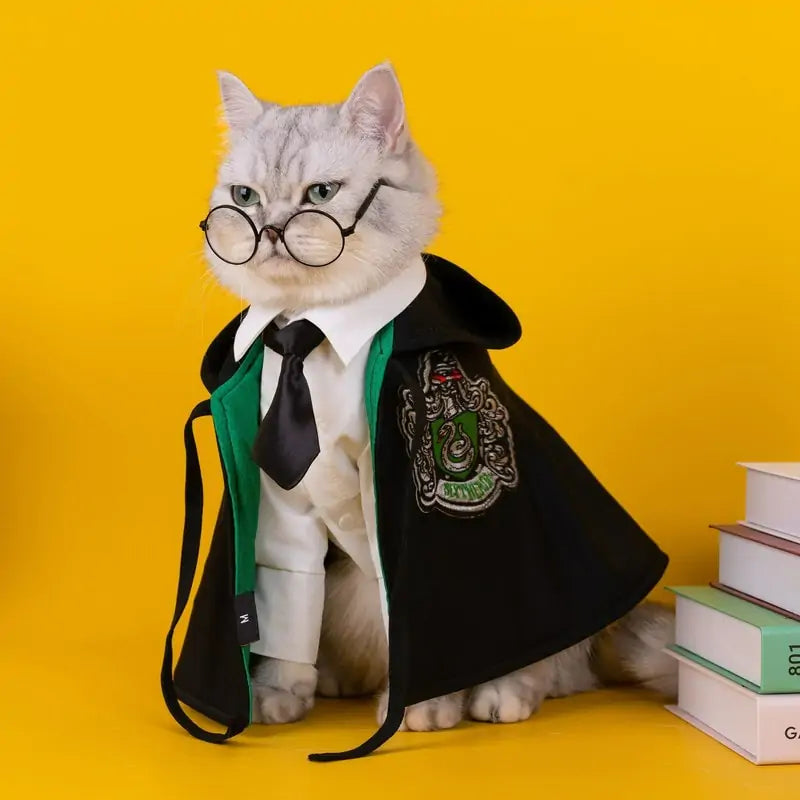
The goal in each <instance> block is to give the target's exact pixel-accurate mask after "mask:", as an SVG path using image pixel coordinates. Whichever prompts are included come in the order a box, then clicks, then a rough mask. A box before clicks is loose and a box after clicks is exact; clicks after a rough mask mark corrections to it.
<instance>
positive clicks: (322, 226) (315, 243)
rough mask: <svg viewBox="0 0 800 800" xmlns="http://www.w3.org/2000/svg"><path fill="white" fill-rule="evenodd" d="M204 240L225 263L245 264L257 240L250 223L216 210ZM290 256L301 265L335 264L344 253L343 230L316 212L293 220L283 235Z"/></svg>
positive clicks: (222, 209) (239, 214)
mask: <svg viewBox="0 0 800 800" xmlns="http://www.w3.org/2000/svg"><path fill="white" fill-rule="evenodd" d="M205 231H206V239H207V240H208V244H209V246H210V247H211V249H212V250H213V251H214V252H215V253H216V254H217V255H218V256H219V257H220V258H221V259H223V260H224V261H227V262H229V263H231V264H244V263H245V262H247V261H249V260H250V259H251V258H252V257H253V256H254V255H255V252H256V249H257V246H258V240H257V238H256V233H255V231H254V229H253V226H252V225H251V224H250V222H249V219H248V218H247V217H246V216H245V215H244V214H243V213H242V212H240V211H238V210H237V209H234V208H226V207H218V208H215V209H214V210H213V211H212V212H211V213H210V214H209V215H208V218H207V219H206V226H205ZM283 241H284V245H285V246H286V249H287V251H288V252H289V255H290V256H291V257H292V258H294V259H295V260H296V261H299V262H300V263H301V264H305V265H307V266H311V267H321V266H325V265H327V264H330V263H331V262H332V261H335V260H336V259H337V258H338V257H339V256H340V255H341V252H342V250H343V249H344V237H343V235H342V229H341V228H340V227H339V225H338V224H337V223H336V222H335V221H334V220H333V219H331V218H330V217H328V216H327V215H325V214H321V213H319V212H316V211H302V212H300V213H299V214H296V215H295V216H293V217H292V218H291V219H290V220H289V221H288V222H287V224H286V228H285V229H284V231H283Z"/></svg>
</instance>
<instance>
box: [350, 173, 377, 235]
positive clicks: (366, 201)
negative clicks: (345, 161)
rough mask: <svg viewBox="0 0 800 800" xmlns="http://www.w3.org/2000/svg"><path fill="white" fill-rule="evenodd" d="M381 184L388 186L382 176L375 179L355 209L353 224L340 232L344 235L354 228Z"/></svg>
mask: <svg viewBox="0 0 800 800" xmlns="http://www.w3.org/2000/svg"><path fill="white" fill-rule="evenodd" d="M381 186H388V184H387V182H386V181H385V180H383V179H382V178H381V179H380V180H378V181H375V183H374V184H373V186H372V189H370V192H369V194H368V195H367V196H366V198H365V199H364V202H363V203H362V204H361V206H360V207H359V209H358V211H356V216H355V219H354V220H353V224H352V225H351V226H350V227H349V228H345V229H344V230H343V231H342V233H343V234H344V235H345V236H349V235H350V234H351V233H353V231H354V230H355V229H356V225H357V224H358V221H359V220H360V219H361V217H363V216H364V214H366V213H367V209H368V208H369V206H370V203H372V201H373V200H374V199H375V195H376V194H378V189H380V188H381Z"/></svg>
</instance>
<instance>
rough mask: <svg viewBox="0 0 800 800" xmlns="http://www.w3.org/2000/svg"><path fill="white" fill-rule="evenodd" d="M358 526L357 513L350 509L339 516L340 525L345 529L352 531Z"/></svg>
mask: <svg viewBox="0 0 800 800" xmlns="http://www.w3.org/2000/svg"><path fill="white" fill-rule="evenodd" d="M355 526H356V515H355V514H353V513H352V512H350V511H348V512H347V513H346V514H342V516H341V517H339V527H340V528H341V529H342V530H343V531H351V530H353V528H355Z"/></svg>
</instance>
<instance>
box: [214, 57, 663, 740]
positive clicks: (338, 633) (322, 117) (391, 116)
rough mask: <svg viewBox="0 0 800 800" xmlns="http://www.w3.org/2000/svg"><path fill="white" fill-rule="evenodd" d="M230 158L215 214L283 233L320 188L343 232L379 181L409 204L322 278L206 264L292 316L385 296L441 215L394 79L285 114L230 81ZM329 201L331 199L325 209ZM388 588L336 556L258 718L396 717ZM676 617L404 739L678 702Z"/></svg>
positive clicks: (466, 695)
mask: <svg viewBox="0 0 800 800" xmlns="http://www.w3.org/2000/svg"><path fill="white" fill-rule="evenodd" d="M219 77H220V87H221V93H222V104H223V112H224V116H225V120H226V122H227V125H228V129H229V147H228V152H227V154H226V157H225V159H224V161H223V163H222V165H221V167H220V170H219V175H218V180H217V184H216V186H215V188H214V190H213V193H212V196H211V205H212V206H216V205H223V204H229V203H230V198H231V191H232V187H234V186H238V187H249V188H250V189H251V190H254V191H255V192H256V193H257V194H258V195H259V196H260V197H261V198H262V202H263V203H264V204H265V208H264V209H263V212H264V213H265V214H266V217H267V218H268V219H269V221H270V222H271V223H273V224H278V225H280V224H281V221H283V220H285V219H287V218H288V217H289V215H290V214H292V213H293V212H295V211H297V210H298V209H299V208H300V207H301V205H302V203H303V199H304V196H305V192H306V189H307V188H308V187H309V186H310V185H314V184H317V183H319V182H321V181H326V180H330V176H331V175H335V176H336V180H337V182H340V184H341V186H340V188H339V190H338V191H337V192H335V193H334V194H333V196H332V197H331V198H330V200H328V202H327V203H325V210H326V211H328V212H330V213H331V214H332V215H333V216H334V217H336V218H337V219H351V218H352V217H353V214H354V213H355V211H356V209H357V207H358V206H359V204H360V203H361V202H362V200H363V199H364V197H365V196H366V195H367V194H368V193H369V191H370V188H371V187H372V186H373V184H374V183H375V181H376V180H377V179H379V178H384V179H386V180H387V181H388V182H389V184H390V185H391V186H393V187H395V188H396V189H399V190H400V191H390V192H389V191H387V192H382V193H379V194H378V195H377V197H376V198H375V201H374V202H373V203H372V205H371V206H370V208H369V210H368V212H367V214H366V216H365V217H364V218H363V220H362V221H361V222H360V223H359V228H358V230H357V231H356V233H355V234H354V235H353V236H351V237H350V238H349V239H348V241H347V246H346V248H345V250H344V252H343V254H342V256H341V257H340V258H339V259H338V260H337V261H335V262H334V263H332V264H331V265H330V266H328V267H325V268H323V269H308V268H306V267H304V266H302V265H300V264H298V263H297V262H295V261H293V260H292V259H291V258H290V257H289V256H288V254H287V253H286V250H285V248H284V246H283V245H282V243H281V242H280V241H276V242H274V243H271V242H269V241H267V237H263V238H262V241H261V242H260V245H259V249H258V253H257V255H256V257H255V258H253V260H251V261H249V262H248V263H246V264H244V265H241V266H235V265H232V264H228V263H226V262H224V261H222V260H220V259H218V258H217V257H216V256H215V255H214V253H213V252H212V251H211V250H209V249H208V248H207V249H206V256H207V258H208V260H209V263H210V265H211V268H212V270H213V272H214V274H215V275H216V277H217V279H218V280H219V282H220V283H221V284H222V285H223V286H225V287H226V288H228V289H229V290H231V291H233V292H235V293H236V294H238V295H240V296H241V297H242V298H243V299H244V300H245V301H247V302H248V303H259V302H269V303H272V302H274V301H279V302H280V303H282V304H283V306H284V308H286V309H291V310H300V309H307V308H309V307H313V306H315V305H319V304H325V305H330V304H338V303H342V302H344V301H347V300H350V299H352V298H353V297H356V296H358V295H362V294H365V293H368V292H371V291H374V290H375V289H376V288H377V287H379V286H381V285H383V284H384V283H385V282H386V281H387V280H389V279H390V278H391V277H392V276H394V275H396V274H397V273H398V272H399V271H400V270H402V269H404V268H405V266H406V265H408V264H409V263H410V262H411V259H412V258H413V257H414V256H416V255H418V254H419V253H420V252H422V251H423V250H424V249H425V248H426V247H427V246H428V244H429V243H430V241H431V239H432V238H433V236H434V235H435V233H436V231H437V226H438V220H439V216H440V206H439V203H438V201H437V199H436V179H435V175H434V171H433V169H432V168H431V165H430V164H429V163H428V161H427V160H426V159H425V157H424V156H423V154H422V153H421V152H420V150H419V149H418V147H417V146H416V145H415V143H414V142H413V140H412V139H411V137H410V135H409V131H408V125H407V122H406V115H405V106H404V102H403V97H402V93H401V91H400V86H399V83H398V81H397V77H396V75H395V73H394V70H393V69H392V68H391V66H390V65H388V64H382V65H379V66H377V67H375V68H374V69H371V70H370V71H369V72H367V73H366V74H365V75H364V76H363V77H362V78H361V80H360V81H359V82H358V84H357V85H356V87H355V89H354V90H353V91H352V93H351V94H350V96H349V98H348V99H347V100H346V101H345V102H343V103H341V104H338V105H308V106H279V105H276V104H274V103H269V102H265V101H262V100H260V99H258V98H257V97H256V96H255V95H253V93H252V92H251V91H250V90H249V89H248V88H247V87H246V86H245V85H244V84H243V83H242V82H241V81H240V80H239V79H238V78H236V77H234V76H233V75H231V74H229V73H220V76H219ZM318 199H323V198H318ZM378 591H379V590H378V584H377V582H376V581H375V580H374V579H368V578H367V577H365V576H364V574H363V573H362V572H361V571H360V570H359V569H358V568H357V567H356V566H355V565H354V563H353V562H352V561H351V560H350V559H349V558H347V557H346V556H344V555H343V554H342V553H341V552H332V553H331V558H329V563H328V565H327V571H326V597H325V611H324V619H323V629H322V636H321V642H320V651H319V658H318V662H317V664H316V666H312V665H308V664H297V663H294V662H290V661H280V660H278V659H271V658H267V659H262V660H260V662H259V663H258V665H257V666H256V667H255V669H254V674H253V698H254V708H253V719H254V720H255V721H260V722H264V723H283V722H293V721H296V720H299V719H301V718H302V717H303V716H305V715H306V714H307V712H308V711H309V709H310V708H311V707H312V705H313V702H314V697H315V695H317V694H319V695H323V696H326V697H343V696H354V695H365V694H375V695H378V696H379V701H378V717H379V720H380V719H382V717H383V715H384V714H385V705H386V698H385V694H384V687H385V684H386V680H387V645H386V637H385V633H384V625H383V618H382V613H381V604H380V598H379V594H378ZM673 627H674V621H673V615H672V613H671V612H670V611H669V610H667V609H666V608H662V607H661V606H658V605H655V604H652V603H643V604H642V605H640V606H639V607H637V608H635V609H634V610H633V611H632V612H630V613H629V614H628V615H626V616H625V617H623V618H622V619H621V620H619V621H618V622H617V623H615V624H614V625H612V626H611V627H610V628H608V629H606V630H605V631H603V632H602V633H600V634H598V635H596V636H595V637H593V638H592V639H590V640H587V641H584V642H581V643H580V644H578V645H575V646H574V647H571V648H569V649H568V650H566V651H564V652H562V653H559V654H557V655H555V656H553V657H551V658H548V659H546V660H545V661H541V662H539V663H536V664H532V665H530V666H529V667H526V668H525V669H521V670H518V671H517V672H514V673H513V674H511V675H507V676H505V677H502V678H498V679H497V680H493V681H490V682H489V683H486V684H483V685H480V686H476V687H474V688H472V689H471V690H469V691H462V692H458V693H456V694H452V695H448V696H446V697H440V698H437V699H435V700H429V701H427V702H424V703H419V704H417V705H415V706H412V707H411V708H409V709H408V710H407V713H406V718H405V723H404V725H405V728H407V729H409V730H416V731H423V730H437V729H442V728H450V727H452V726H454V725H456V724H457V723H458V722H459V721H461V720H462V719H463V718H464V716H465V715H469V716H470V717H471V718H472V719H476V720H483V721H487V722H518V721H520V720H524V719H527V718H528V717H529V716H530V715H531V714H532V713H533V712H534V711H536V709H537V708H538V706H539V705H540V703H541V702H542V700H543V699H544V698H545V697H558V696H564V695H568V694H572V693H574V692H580V691H585V690H588V689H592V688H596V687H598V686H600V685H602V684H606V683H617V682H631V683H639V684H642V685H645V686H647V687H650V688H654V689H657V690H659V691H662V692H664V693H665V694H673V693H674V691H675V677H676V676H675V668H674V666H673V664H674V662H673V661H672V659H670V658H668V657H666V656H665V655H664V654H663V653H662V652H661V651H662V648H663V647H664V646H665V645H666V644H668V643H669V642H670V641H671V639H672V636H673Z"/></svg>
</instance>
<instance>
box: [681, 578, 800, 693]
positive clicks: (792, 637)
mask: <svg viewBox="0 0 800 800" xmlns="http://www.w3.org/2000/svg"><path fill="white" fill-rule="evenodd" d="M667 588H668V589H669V590H670V591H672V592H674V593H675V595H676V598H675V600H676V603H675V644H674V645H673V646H672V649H676V650H677V652H679V653H680V654H681V655H685V656H688V657H689V658H692V657H694V658H695V660H699V661H700V663H701V664H702V665H703V666H705V667H708V668H709V669H713V670H715V671H716V672H719V673H720V674H721V675H722V676H723V677H725V678H729V679H730V680H733V681H736V682H737V683H740V684H741V685H742V686H744V687H745V688H746V689H752V690H753V691H754V692H758V693H759V694H791V693H793V692H800V622H797V621H795V620H793V619H789V618H788V617H784V616H781V615H780V614H776V613H775V612H774V611H769V610H768V609H766V608H762V607H761V606H757V605H754V604H753V603H750V602H748V601H746V600H742V599H741V598H739V597H734V596H733V595H730V594H728V593H727V592H721V591H718V590H717V589H713V588H712V587H710V586H668V587H667Z"/></svg>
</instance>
